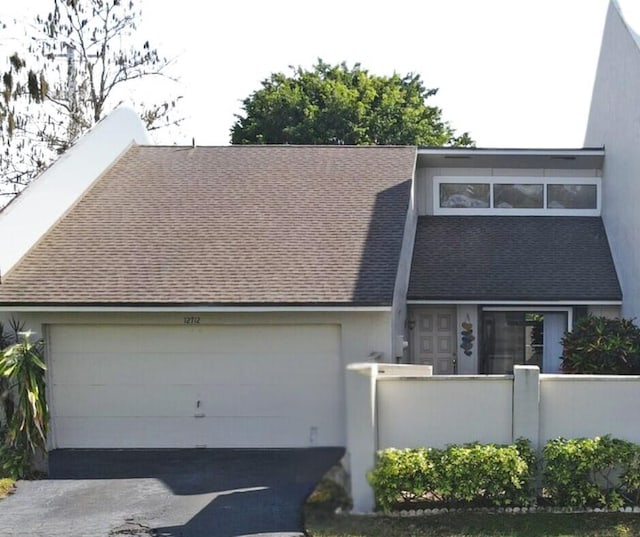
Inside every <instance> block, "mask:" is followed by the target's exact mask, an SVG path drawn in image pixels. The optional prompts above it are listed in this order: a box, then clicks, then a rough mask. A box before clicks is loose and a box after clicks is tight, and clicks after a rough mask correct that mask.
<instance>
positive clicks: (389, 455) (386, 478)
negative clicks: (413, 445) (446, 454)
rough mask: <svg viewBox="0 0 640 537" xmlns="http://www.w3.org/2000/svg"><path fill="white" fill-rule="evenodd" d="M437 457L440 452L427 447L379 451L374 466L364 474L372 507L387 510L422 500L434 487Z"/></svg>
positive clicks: (438, 457)
mask: <svg viewBox="0 0 640 537" xmlns="http://www.w3.org/2000/svg"><path fill="white" fill-rule="evenodd" d="M439 459H440V452H439V451H438V450H435V449H428V448H420V449H395V448H389V449H385V450H383V451H380V452H379V453H378V459H377V463H376V466H375V468H374V469H373V470H372V471H371V472H369V475H368V476H367V477H368V479H369V483H370V484H371V487H372V488H373V491H374V495H375V499H376V508H377V509H382V510H383V511H389V510H391V509H392V508H394V507H396V506H398V505H401V504H403V503H408V502H412V501H416V500H424V499H426V496H427V494H428V493H429V492H430V491H433V489H434V488H435V483H436V473H435V465H436V461H439Z"/></svg>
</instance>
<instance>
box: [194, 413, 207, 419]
mask: <svg viewBox="0 0 640 537" xmlns="http://www.w3.org/2000/svg"><path fill="white" fill-rule="evenodd" d="M193 417H194V418H204V417H205V413H204V412H197V413H196V414H194V415H193Z"/></svg>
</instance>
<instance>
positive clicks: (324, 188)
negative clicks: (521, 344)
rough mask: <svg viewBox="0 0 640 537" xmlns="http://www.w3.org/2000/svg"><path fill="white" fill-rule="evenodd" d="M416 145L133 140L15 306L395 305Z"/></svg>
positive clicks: (26, 263) (51, 237) (17, 278)
mask: <svg viewBox="0 0 640 537" xmlns="http://www.w3.org/2000/svg"><path fill="white" fill-rule="evenodd" d="M414 162H415V148H412V147H337V146H336V147H322V146H230V147H198V148H184V147H157V146H133V147H132V148H131V149H129V150H128V151H127V152H126V153H125V154H124V155H123V157H122V158H120V159H119V160H118V161H117V162H116V163H115V164H114V165H113V166H112V167H111V168H110V169H109V170H108V171H107V172H106V173H105V174H104V175H103V177H101V178H100V179H99V180H98V181H97V182H96V183H95V185H94V186H93V187H92V188H91V189H90V190H89V191H88V192H87V193H86V194H85V195H84V197H83V198H82V199H81V200H80V201H79V202H78V203H77V204H76V206H75V207H73V208H72V209H71V211H70V212H69V213H68V214H67V215H66V216H65V217H64V218H63V219H62V220H61V221H60V222H59V223H58V224H57V225H56V226H54V227H53V228H52V230H50V231H49V233H47V234H46V235H45V236H44V238H43V239H42V240H41V241H40V242H39V243H38V244H37V245H36V246H35V247H34V248H32V250H31V251H30V252H29V253H28V254H27V255H26V256H25V257H24V258H23V259H22V260H21V261H20V262H19V263H18V265H16V267H14V268H13V269H12V270H11V271H9V273H8V274H7V275H6V277H3V281H2V285H0V301H1V302H2V303H5V304H175V303H177V304H320V303H321V304H363V305H364V304H370V305H373V304H380V305H389V304H391V299H392V295H393V288H394V284H395V278H396V271H397V266H398V260H399V255H400V248H401V243H402V235H403V231H404V223H405V218H406V211H407V207H408V203H409V195H410V181H411V177H412V175H413V166H414Z"/></svg>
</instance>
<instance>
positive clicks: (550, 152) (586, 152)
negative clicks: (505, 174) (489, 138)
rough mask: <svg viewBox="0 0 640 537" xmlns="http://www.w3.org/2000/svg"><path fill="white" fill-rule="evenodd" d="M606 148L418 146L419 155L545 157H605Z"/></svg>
mask: <svg viewBox="0 0 640 537" xmlns="http://www.w3.org/2000/svg"><path fill="white" fill-rule="evenodd" d="M604 154H605V153H604V149H484V148H476V149H440V148H433V149H429V148H423V149H421V148H418V155H436V156H450V155H451V156H464V157H467V156H474V157H475V156H478V155H497V156H500V155H540V156H544V157H603V156H604Z"/></svg>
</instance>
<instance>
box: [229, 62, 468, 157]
mask: <svg viewBox="0 0 640 537" xmlns="http://www.w3.org/2000/svg"><path fill="white" fill-rule="evenodd" d="M437 91H438V90H437V89H427V88H426V87H425V86H424V84H423V82H422V80H421V79H420V75H416V74H411V73H410V74H408V75H405V76H400V75H398V74H395V73H394V74H393V75H391V76H378V75H373V74H370V73H369V72H368V71H367V70H366V69H362V68H361V67H360V64H355V65H354V67H353V68H349V67H348V66H347V65H346V63H344V62H343V63H341V64H339V65H329V64H327V63H324V62H323V61H322V60H318V63H317V64H316V65H315V66H313V68H312V69H311V70H305V69H303V68H302V67H297V68H293V67H292V74H291V75H289V76H287V75H286V74H284V73H274V74H272V75H271V76H270V77H269V78H268V79H266V80H263V81H262V87H261V88H260V89H258V90H257V91H255V92H254V93H252V94H251V95H250V96H249V97H247V98H246V99H244V101H243V109H244V114H242V115H236V118H237V120H236V122H235V124H234V125H233V127H232V128H231V143H232V144H255V143H258V144H347V145H369V144H379V145H386V144H389V145H420V146H443V145H456V146H470V145H473V144H474V142H473V140H472V139H471V138H470V136H469V134H468V133H466V132H465V133H464V134H462V135H459V136H457V135H456V133H455V131H454V130H453V128H452V127H451V126H450V125H449V123H447V122H446V121H444V120H443V119H442V111H441V110H440V108H438V107H435V106H428V105H427V104H426V101H427V99H428V98H429V97H432V96H433V95H435V94H436V92H437Z"/></svg>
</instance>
